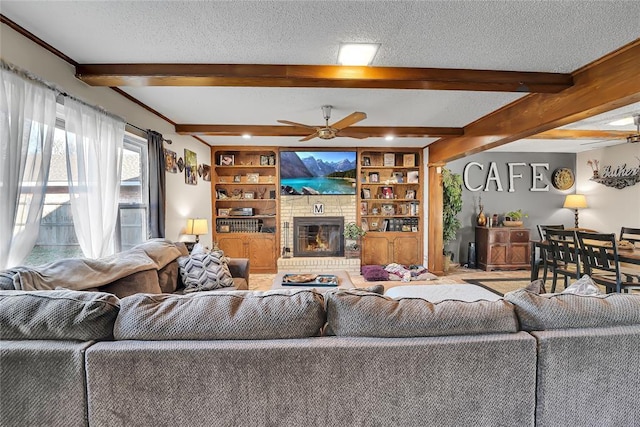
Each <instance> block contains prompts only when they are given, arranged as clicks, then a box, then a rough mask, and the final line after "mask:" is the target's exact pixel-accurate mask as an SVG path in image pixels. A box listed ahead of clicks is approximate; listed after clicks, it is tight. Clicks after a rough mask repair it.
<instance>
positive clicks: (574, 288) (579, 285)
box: [562, 274, 602, 295]
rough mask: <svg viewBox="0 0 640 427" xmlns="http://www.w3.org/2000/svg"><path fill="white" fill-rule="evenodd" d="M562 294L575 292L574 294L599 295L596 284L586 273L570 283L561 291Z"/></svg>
mask: <svg viewBox="0 0 640 427" xmlns="http://www.w3.org/2000/svg"><path fill="white" fill-rule="evenodd" d="M562 293H563V294H575V295H601V294H602V292H600V289H599V288H598V285H596V284H595V283H593V280H591V277H589V276H588V275H586V274H585V275H584V276H582V277H581V278H580V279H579V280H577V281H575V282H574V283H572V284H571V285H570V286H569V287H567V289H565V290H564V291H562Z"/></svg>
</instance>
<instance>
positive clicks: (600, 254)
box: [576, 231, 640, 293]
mask: <svg viewBox="0 0 640 427" xmlns="http://www.w3.org/2000/svg"><path fill="white" fill-rule="evenodd" d="M576 234H577V235H578V242H579V243H580V256H581V258H582V263H583V267H584V271H585V273H586V274H588V275H589V276H591V280H593V281H594V282H596V283H598V284H600V285H603V286H605V287H606V288H607V292H618V293H619V292H622V291H624V292H629V290H631V289H640V282H639V281H638V279H637V276H636V277H634V276H633V275H631V274H625V272H624V270H623V269H622V268H621V267H620V261H619V259H618V242H617V241H616V235H615V234H613V233H611V234H603V233H586V232H581V231H578V232H577V233H576Z"/></svg>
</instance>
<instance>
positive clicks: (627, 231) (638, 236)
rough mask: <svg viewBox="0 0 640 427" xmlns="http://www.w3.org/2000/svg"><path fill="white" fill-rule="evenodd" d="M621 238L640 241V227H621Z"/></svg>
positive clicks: (634, 241)
mask: <svg viewBox="0 0 640 427" xmlns="http://www.w3.org/2000/svg"><path fill="white" fill-rule="evenodd" d="M620 240H626V241H628V242H631V243H640V228H631V227H622V228H621V229H620Z"/></svg>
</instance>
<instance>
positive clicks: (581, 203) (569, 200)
mask: <svg viewBox="0 0 640 427" xmlns="http://www.w3.org/2000/svg"><path fill="white" fill-rule="evenodd" d="M562 207H563V208H568V209H573V210H574V211H575V220H576V228H578V209H584V208H586V207H588V206H587V198H586V197H585V196H584V194H568V195H567V197H566V198H565V199H564V205H563V206H562Z"/></svg>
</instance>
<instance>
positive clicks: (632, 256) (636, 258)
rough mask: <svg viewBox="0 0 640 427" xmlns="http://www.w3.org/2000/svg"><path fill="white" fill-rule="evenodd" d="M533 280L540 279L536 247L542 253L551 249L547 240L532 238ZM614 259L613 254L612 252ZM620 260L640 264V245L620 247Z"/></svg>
mask: <svg viewBox="0 0 640 427" xmlns="http://www.w3.org/2000/svg"><path fill="white" fill-rule="evenodd" d="M529 243H530V245H531V252H530V253H531V281H532V282H533V281H534V280H537V279H538V270H539V265H538V259H537V258H536V248H538V249H539V250H540V253H541V254H542V253H544V251H547V250H551V244H550V243H549V242H548V241H546V240H531V241H530V242H529ZM610 257H611V259H613V254H611V256H610ZM618 261H620V262H626V263H628V264H635V265H640V247H638V246H637V245H636V246H634V247H633V249H620V248H618Z"/></svg>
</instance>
